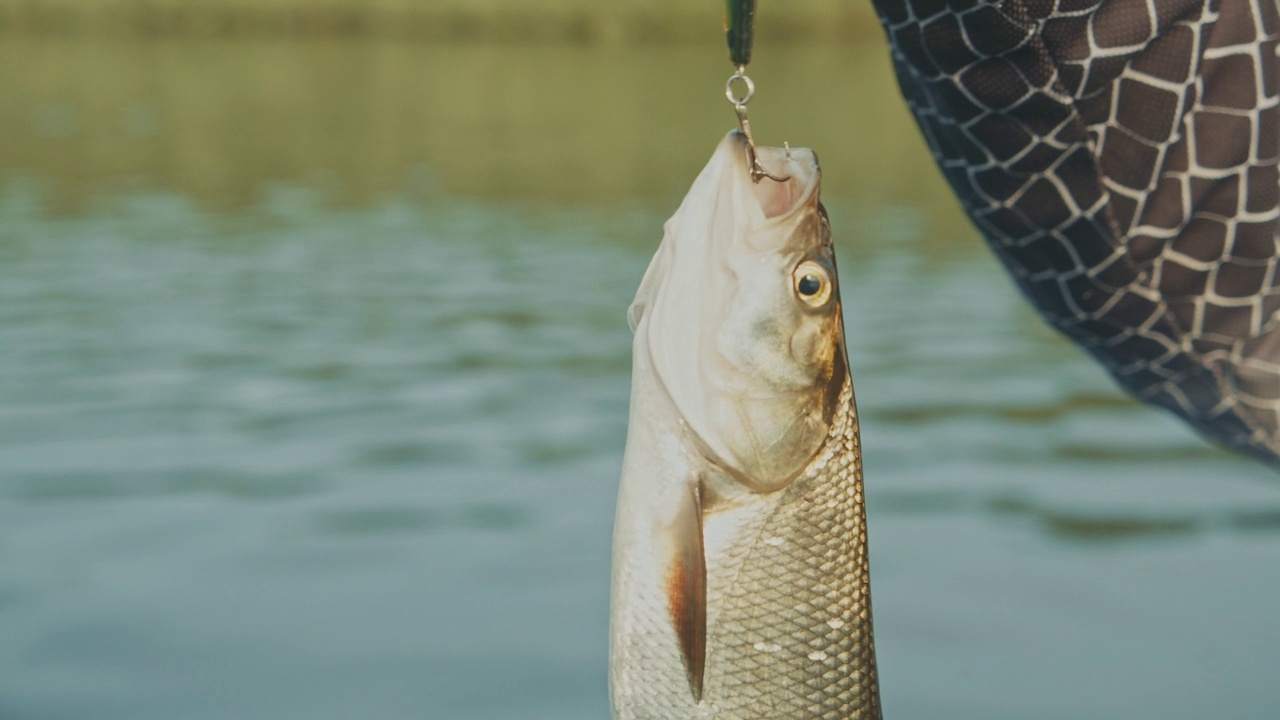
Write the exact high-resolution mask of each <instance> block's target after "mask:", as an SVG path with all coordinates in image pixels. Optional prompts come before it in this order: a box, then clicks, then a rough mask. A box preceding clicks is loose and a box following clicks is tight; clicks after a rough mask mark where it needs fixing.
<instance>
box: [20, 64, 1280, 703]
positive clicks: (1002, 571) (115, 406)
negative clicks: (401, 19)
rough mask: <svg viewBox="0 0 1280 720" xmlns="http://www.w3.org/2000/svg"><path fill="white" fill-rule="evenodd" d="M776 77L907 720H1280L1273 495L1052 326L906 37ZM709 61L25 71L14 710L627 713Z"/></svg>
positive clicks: (762, 109)
mask: <svg viewBox="0 0 1280 720" xmlns="http://www.w3.org/2000/svg"><path fill="white" fill-rule="evenodd" d="M769 52H771V53H773V54H774V57H777V58H778V61H777V63H776V64H775V65H773V66H764V65H762V67H761V70H760V72H759V73H758V77H757V80H758V82H759V83H760V86H761V94H760V96H759V99H758V101H757V102H758V105H759V112H758V116H759V117H758V119H757V124H758V126H759V131H760V132H761V133H762V134H763V135H764V136H765V137H766V138H768V139H771V138H772V137H773V136H774V135H778V134H782V133H784V132H785V134H786V136H787V137H790V138H791V139H793V140H794V141H796V142H801V141H803V142H805V143H810V144H812V145H813V146H814V147H816V148H817V149H818V150H819V151H820V152H821V153H822V156H823V160H824V166H825V168H826V173H827V188H828V192H827V194H826V199H827V204H828V206H829V208H830V209H831V211H832V216H833V224H834V226H835V228H836V234H837V242H838V244H839V249H840V261H841V271H842V278H841V279H842V283H843V293H844V302H845V306H846V313H847V318H846V320H847V324H848V333H849V343H850V352H851V362H852V368H853V371H854V378H855V382H856V385H857V389H858V397H859V403H860V407H861V409H862V412H863V416H864V438H863V439H864V443H865V445H866V467H867V478H868V480H867V482H868V500H869V513H870V524H871V537H872V556H873V557H872V567H873V581H874V587H875V595H874V597H875V610H876V623H877V626H876V628H877V639H878V647H879V653H880V659H881V665H882V667H881V671H882V676H883V682H884V702H885V706H886V712H887V713H888V714H889V716H890V718H892V719H893V720H906V719H909V718H921V719H925V718H936V717H948V718H982V719H983V720H992V719H996V718H1008V719H1009V720H1015V719H1023V718H1029V717H1035V718H1048V719H1053V718H1063V719H1066V718H1078V717H1123V718H1130V719H1141V718H1153V719H1154V718H1160V719H1161V720H1169V719H1173V718H1199V717H1205V716H1211V717H1230V718H1257V719H1259V720H1261V719H1264V718H1267V719H1269V718H1274V717H1276V716H1277V714H1278V713H1280V687H1277V685H1276V683H1275V681H1274V678H1275V677H1276V675H1277V673H1278V672H1280V621H1277V618H1276V612H1275V609H1274V599H1275V598H1276V597H1277V594H1278V593H1280V575H1277V574H1276V573H1275V572H1274V570H1275V569H1276V568H1277V567H1280V484H1278V483H1277V478H1276V476H1275V475H1274V473H1272V472H1270V471H1267V470H1265V469H1263V468H1261V467H1258V466H1255V465H1253V464H1250V463H1249V462H1247V461H1245V460H1241V459H1238V458H1235V457H1232V456H1230V455H1227V454H1225V453H1223V452H1221V451H1219V450H1216V449H1213V448H1211V447H1208V446H1206V445H1205V444H1204V443H1202V442H1201V441H1200V440H1198V439H1197V438H1196V437H1194V436H1193V435H1192V434H1191V433H1190V432H1189V431H1187V430H1186V429H1184V428H1183V427H1182V426H1181V425H1179V424H1178V423H1177V422H1175V421H1174V420H1173V419H1171V418H1169V417H1166V416H1164V415H1162V414H1159V413H1157V412H1155V411H1151V410H1148V409H1145V408H1143V407H1140V406H1138V405H1137V404H1135V403H1133V402H1132V401H1129V400H1127V399H1125V398H1124V397H1122V396H1121V395H1120V394H1119V393H1118V392H1117V391H1116V390H1115V389H1114V388H1113V387H1112V385H1111V383H1110V381H1109V380H1108V379H1107V378H1106V377H1105V376H1104V375H1103V373H1102V372H1101V371H1100V370H1099V369H1098V368H1096V367H1095V366H1094V365H1093V364H1092V363H1091V361H1089V360H1088V359H1087V358H1085V357H1084V355H1083V354H1081V353H1080V352H1079V351H1077V350H1075V349H1074V348H1072V347H1071V346H1069V345H1068V344H1066V343H1065V342H1063V341H1062V340H1060V339H1059V338H1057V337H1056V336H1055V335H1054V334H1053V333H1052V332H1051V331H1049V330H1048V329H1046V328H1045V327H1043V325H1042V324H1041V323H1040V322H1039V321H1038V320H1037V319H1036V318H1035V316H1034V314H1033V313H1032V312H1031V311H1030V310H1028V309H1027V308H1026V307H1025V306H1024V304H1023V303H1022V301H1021V300H1020V298H1019V297H1018V296H1017V294H1016V292H1015V291H1014V290H1013V288H1012V286H1011V284H1010V282H1009V281H1008V280H1007V279H1006V278H1005V276H1004V274H1003V272H1002V271H1001V270H1000V268H999V267H998V266H997V264H996V263H995V261H994V260H993V259H992V257H991V256H990V255H989V254H988V253H987V251H986V250H985V249H984V248H983V247H982V245H981V243H980V242H979V241H978V239H977V238H976V237H975V235H974V234H973V232H972V231H971V230H970V229H969V228H968V226H967V225H965V224H964V222H963V220H962V218H961V217H960V215H959V213H958V211H957V210H956V208H955V206H954V202H953V201H952V200H950V198H949V196H948V195H947V194H946V189H945V188H944V187H943V186H942V185H941V184H940V182H939V181H938V179H937V177H936V173H935V171H934V170H933V169H932V168H931V166H930V165H929V164H928V161H927V158H926V157H925V156H924V153H923V150H922V149H921V147H920V145H919V140H918V138H917V137H916V135H915V131H914V129H913V128H912V127H911V126H910V125H909V121H908V120H907V118H906V116H905V114H904V113H903V111H902V109H901V107H900V102H899V101H898V99H897V98H896V96H895V95H894V94H893V93H894V90H893V85H892V81H891V80H890V79H889V76H888V74H887V73H888V71H887V67H886V66H885V63H884V61H883V55H882V53H883V50H882V48H880V47H878V46H876V45H869V46H868V47H865V48H852V49H845V50H841V49H836V48H817V49H812V48H810V49H803V48H786V47H780V48H776V49H773V50H770V51H769ZM707 53H713V55H714V57H716V58H718V57H719V55H718V46H717V49H716V50H714V51H713V50H709V49H707V48H664V49H648V50H638V51H626V52H622V51H616V52H615V51H602V50H565V49H557V48H521V49H514V50H513V49H508V48H498V47H488V48H486V47H470V46H457V47H443V48H419V47H414V46H409V45H378V44H370V45H362V44H347V45H344V44H323V43H317V44H299V45H273V44H253V43H242V44H232V45H226V46H221V45H216V44H214V45H200V44H196V45H176V44H175V45H169V44H164V43H157V44H155V45H144V46H137V47H129V46H112V45H95V44H92V43H87V42H79V43H70V44H53V43H40V44H35V43H28V44H23V43H18V42H11V43H8V44H6V45H5V46H3V47H0V93H2V94H3V96H4V97H6V98H9V99H10V100H9V101H7V102H6V103H5V104H4V106H3V108H2V109H0V120H3V122H4V123H5V124H6V129H7V130H8V132H7V134H5V135H4V136H3V138H0V161H2V162H0V173H2V174H0V188H2V189H0V639H2V640H3V641H2V642H0V718H3V720H36V719H40V720H44V719H57V720H62V719H64V718H65V719H77V720H79V719H90V718H92V719H94V720H99V719H112V718H121V719H128V720H148V719H151V718H155V719H156V720H161V719H164V720H167V719H169V718H175V717H181V718H192V719H202V718H272V719H277V720H287V719H289V718H307V719H308V720H316V719H323V718H334V719H338V718H351V717H377V718H441V719H453V718H476V719H478V720H506V719H511V720H515V719H516V718H520V719H527V718H555V719H556V720H576V719H578V718H581V719H583V720H586V719H588V718H591V719H596V720H598V719H599V718H604V717H607V712H608V711H607V696H606V689H605V675H606V622H607V602H608V597H607V594H608V562H609V549H608V545H609V534H610V525H611V521H612V511H613V508H612V505H613V498H614V492H615V488H616V482H617V476H618V472H619V469H620V462H621V451H622V447H623V443H624V440H625V434H626V408H627V392H628V367H629V342H630V338H629V334H628V332H627V330H626V325H625V322H624V320H623V309H624V308H625V306H626V304H627V302H628V301H629V299H630V296H631V294H632V292H633V291H634V287H635V285H636V283H637V282H638V280H639V277H640V274H641V273H642V272H643V270H644V267H645V265H646V263H647V261H648V256H649V253H651V252H652V250H653V248H654V247H655V245H656V241H657V239H658V237H659V236H660V227H661V223H662V221H663V219H664V218H665V217H666V215H667V214H669V213H670V212H671V211H672V210H673V209H674V207H675V203H676V202H677V201H678V199H679V197H680V196H681V194H682V193H683V191H684V189H685V188H686V187H687V185H688V183H689V182H690V181H691V179H692V176H693V173H694V172H696V170H697V168H698V167H699V166H700V165H701V164H702V163H703V162H705V160H706V157H707V155H708V154H709V153H710V151H711V149H712V148H713V147H714V144H715V142H716V140H717V138H718V136H719V134H720V133H721V132H723V131H724V130H725V129H727V127H728V123H729V122H730V120H731V113H730V112H729V111H728V109H727V108H726V107H724V106H723V100H720V99H719V98H718V97H717V94H718V92H719V84H720V82H721V81H722V79H723V78H722V77H721V76H722V75H724V74H725V73H724V72H723V70H724V68H723V67H720V65H719V64H715V63H711V64H710V65H711V66H710V67H704V66H706V65H707V64H708V63H707V62H704V60H705V56H706V54H707ZM761 57H764V56H763V55H762V56H761ZM18 58H21V59H23V60H24V61H25V65H23V64H20V63H16V60H17V59H18ZM762 62H763V61H762ZM19 67H21V69H18V68H19ZM442 68H443V70H442ZM855 89H856V90H857V92H854V90H855ZM815 96H816V97H824V98H826V99H825V100H824V102H823V103H822V104H820V106H819V107H820V111H814V110H813V107H814V103H813V98H814V97H815Z"/></svg>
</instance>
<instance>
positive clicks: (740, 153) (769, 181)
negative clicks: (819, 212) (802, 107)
mask: <svg viewBox="0 0 1280 720" xmlns="http://www.w3.org/2000/svg"><path fill="white" fill-rule="evenodd" d="M724 142H726V143H731V144H732V145H734V146H735V150H736V155H737V158H738V160H737V163H736V168H737V169H738V171H739V174H740V175H741V176H742V177H744V178H746V179H747V181H748V182H750V183H751V189H752V191H753V192H752V193H751V194H752V195H753V196H754V197H755V198H756V201H757V202H758V204H759V208H758V209H759V211H760V213H761V215H762V218H761V219H762V220H764V221H765V222H772V221H778V222H785V221H786V220H787V219H788V218H790V217H791V216H793V215H795V214H796V213H798V212H802V211H804V210H805V209H807V208H811V207H816V206H817V204H818V189H819V186H820V185H821V180H822V172H821V168H820V167H819V165H818V155H817V153H815V152H814V151H812V150H810V149H808V148H791V147H780V148H779V147H762V146H756V147H755V152H754V156H755V160H756V162H757V163H758V164H759V166H760V167H761V168H762V169H763V170H764V171H765V172H766V173H767V174H766V175H764V176H763V177H760V179H759V180H756V179H755V178H754V177H753V176H752V170H753V168H752V160H751V159H752V148H751V144H750V143H749V142H748V140H747V136H746V134H744V133H743V132H742V131H741V130H734V131H733V132H731V133H729V135H728V136H727V137H726V138H725V140H724ZM775 178H780V179H775Z"/></svg>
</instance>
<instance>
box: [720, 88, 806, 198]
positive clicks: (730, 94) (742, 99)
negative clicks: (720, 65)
mask: <svg viewBox="0 0 1280 720" xmlns="http://www.w3.org/2000/svg"><path fill="white" fill-rule="evenodd" d="M739 81H741V82H742V85H743V89H744V91H743V93H742V94H741V95H739V94H737V93H736V92H734V89H733V86H734V83H736V82H739ZM755 94H756V84H755V83H754V82H752V81H751V78H750V77H748V76H747V66H746V65H738V67H737V71H736V72H734V73H733V75H731V76H729V80H728V82H726V83H725V84H724V96H725V97H727V98H729V102H731V103H733V112H734V113H735V114H737V116H738V127H740V128H742V134H743V135H744V136H746V138H747V162H748V164H749V166H750V167H751V181H752V182H756V183H758V182H760V181H761V180H762V179H764V178H769V179H770V180H772V181H774V182H786V181H788V180H790V179H791V176H790V175H785V176H781V177H779V176H777V175H774V174H773V173H770V172H769V171H768V170H765V169H764V165H762V164H760V158H759V157H758V156H757V155H756V140H755V138H754V137H753V136H752V135H751V121H750V120H748V119H747V103H749V102H751V98H752V97H754V96H755ZM787 157H791V148H790V147H788V148H787Z"/></svg>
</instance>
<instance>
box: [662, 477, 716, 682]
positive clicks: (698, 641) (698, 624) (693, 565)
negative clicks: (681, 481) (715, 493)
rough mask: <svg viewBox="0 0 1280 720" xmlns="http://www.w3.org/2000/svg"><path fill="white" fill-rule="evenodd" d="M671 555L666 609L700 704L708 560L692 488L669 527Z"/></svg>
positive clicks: (695, 491) (699, 504) (697, 501)
mask: <svg viewBox="0 0 1280 720" xmlns="http://www.w3.org/2000/svg"><path fill="white" fill-rule="evenodd" d="M671 530H672V534H673V538H674V541H675V542H674V544H673V548H674V552H673V553H672V555H673V557H672V558H671V564H670V569H669V570H668V573H667V608H668V610H669V611H670V613H671V624H672V626H673V627H675V630H676V637H677V639H678V640H679V642H680V653H681V656H682V657H683V658H684V667H685V671H686V672H687V673H688V677H689V689H690V690H691V691H692V692H693V699H694V700H695V701H698V702H700V701H701V700H702V676H703V669H704V668H705V666H706V658H707V559H706V553H705V552H704V547H703V542H702V494H701V491H700V489H699V485H698V484H696V483H695V484H694V485H691V486H690V488H689V491H688V496H687V497H686V498H684V499H683V500H682V501H681V503H680V510H679V512H678V513H677V514H676V519H675V522H674V523H673V525H672V528H671Z"/></svg>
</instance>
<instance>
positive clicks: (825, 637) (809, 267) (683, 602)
mask: <svg viewBox="0 0 1280 720" xmlns="http://www.w3.org/2000/svg"><path fill="white" fill-rule="evenodd" d="M744 142H745V141H744V139H743V138H742V137H741V135H740V134H738V133H736V132H735V133H730V135H729V136H728V137H726V138H725V140H724V141H723V142H722V143H721V144H720V146H719V148H717V150H716V152H715V154H714V155H713V157H712V159H711V161H710V162H709V163H708V165H707V167H706V168H705V169H704V170H703V172H702V173H701V174H700V175H699V176H698V179H697V180H696V181H695V182H694V185H693V187H692V188H691V190H690V192H689V195H688V196H687V197H686V199H685V201H684V203H683V204H682V205H681V207H680V209H679V210H678V211H677V212H676V214H675V216H673V217H672V218H671V220H670V221H669V222H668V223H667V225H666V228H665V234H664V238H663V241H662V244H661V245H660V247H659V249H658V251H657V253H656V255H655V257H654V259H653V262H652V263H651V265H650V267H649V270H648V271H647V272H646V274H645V277H644V280H643V281H642V282H641V286H640V289H639V291H638V293H637V296H636V301H635V303H634V304H633V305H632V309H631V313H630V318H631V322H632V327H633V329H634V331H635V341H634V348H633V355H634V361H633V362H634V364H633V370H632V373H633V376H632V377H633V379H632V399H631V416H630V424H629V429H628V436H627V449H626V455H625V459H624V462H623V476H622V486H621V490H620V493H619V498H618V513H617V519H616V523H615V531H614V560H613V562H614V565H613V587H612V602H611V623H610V624H611V627H610V691H611V699H612V703H613V711H614V717H615V718H617V719H619V720H676V719H684V718H726V719H728V718H733V719H738V720H751V719H755V718H760V719H762V720H763V719H765V718H768V719H770V720H780V719H790V718H796V719H797V720H799V719H800V718H806V719H810V718H831V719H833V720H834V719H837V718H838V719H841V720H849V719H855V718H856V719H863V718H879V717H880V701H879V688H878V679H877V674H876V663H875V645H874V641H873V637H872V625H871V596H870V583H869V570H868V560H867V532H866V515H865V510H864V504H863V500H864V498H863V484H862V454H861V447H860V443H859V435H858V416H857V411H856V408H855V405H854V398H853V386H852V382H851V380H850V377H849V372H848V363H847V358H846V355H845V345H844V331H843V323H842V320H841V308H840V299H839V292H838V288H837V286H836V273H835V257H834V251H833V249H832V246H831V238H830V230H829V226H828V224H827V219H826V214H825V211H824V210H823V209H822V206H821V204H820V203H819V202H818V186H819V182H820V172H819V169H818V164H817V158H816V156H815V155H814V154H813V153H812V152H811V151H808V150H801V149H792V150H790V151H786V152H784V151H783V150H781V149H776V148H761V149H760V150H759V152H760V158H761V161H762V162H764V163H765V165H766V166H767V167H768V168H769V169H770V170H771V172H773V173H774V174H777V175H780V176H790V179H789V180H787V181H786V182H782V183H777V182H773V181H771V180H764V181H762V182H761V183H759V184H756V183H753V182H752V181H751V179H750V176H749V172H748V167H747V164H746V160H745V152H744V150H745V145H744Z"/></svg>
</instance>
